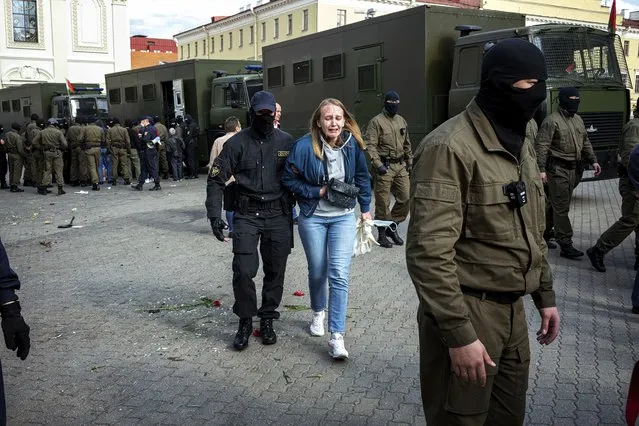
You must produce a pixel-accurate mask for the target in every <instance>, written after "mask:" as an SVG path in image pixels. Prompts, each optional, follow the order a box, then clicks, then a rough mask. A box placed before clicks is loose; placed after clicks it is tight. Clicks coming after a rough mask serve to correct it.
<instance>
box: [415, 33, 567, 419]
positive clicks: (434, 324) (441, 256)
mask: <svg viewBox="0 0 639 426" xmlns="http://www.w3.org/2000/svg"><path fill="white" fill-rule="evenodd" d="M546 78H547V74H546V65H545V61H544V57H543V54H542V53H541V51H540V50H539V49H538V48H537V47H535V45H533V44H532V43H529V42H528V41H525V40H522V39H508V40H504V41H501V42H499V43H497V44H496V45H495V46H494V47H492V48H491V49H490V50H489V51H488V52H487V53H486V55H485V56H484V60H483V63H482V69H481V85H480V89H479V92H478V94H477V96H476V97H475V99H474V100H473V101H471V103H470V104H469V105H468V106H467V107H466V110H465V111H464V112H462V113H461V114H459V115H457V116H455V117H453V118H451V119H450V120H448V121H447V122H445V123H444V124H442V125H441V126H439V127H438V128H437V129H435V130H434V131H432V132H431V133H430V134H429V135H428V136H426V138H425V139H424V140H423V141H422V142H421V143H420V144H419V147H418V148H417V150H416V151H415V167H414V169H413V173H412V176H411V191H410V193H411V203H410V222H409V224H408V233H407V241H406V264H407V266H408V272H409V274H410V276H411V279H412V281H413V284H414V285H415V288H416V290H417V294H418V297H419V302H420V303H419V311H418V313H417V319H418V324H419V346H420V379H421V390H422V401H423V407H424V414H425V417H426V422H427V423H428V424H429V425H431V424H432V425H521V424H523V423H524V417H525V413H526V390H527V388H528V369H529V364H530V346H529V340H528V327H527V321H526V315H525V310H524V301H523V296H525V295H528V294H530V295H531V296H532V299H533V301H534V303H535V306H536V308H537V309H538V311H539V315H540V316H541V327H540V329H539V331H538V332H537V341H538V342H539V343H540V344H542V345H545V344H550V343H551V342H552V341H553V340H554V339H555V338H556V337H557V334H558V332H559V313H558V310H557V308H556V307H555V306H556V305H555V292H554V290H553V286H552V274H551V270H550V265H549V263H548V260H547V258H546V254H547V252H548V250H547V248H546V244H545V242H544V239H543V231H544V224H545V218H544V208H545V206H544V200H545V197H544V189H543V184H542V182H541V179H540V178H539V169H538V168H537V164H536V161H535V152H534V147H533V142H532V140H527V137H529V136H527V135H530V134H531V132H530V131H528V132H527V126H528V123H529V122H530V120H531V119H532V118H533V117H534V115H535V112H536V111H537V108H538V107H539V105H540V104H541V103H542V102H543V101H544V99H545V98H546V83H545V80H546Z"/></svg>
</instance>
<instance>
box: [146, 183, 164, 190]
mask: <svg viewBox="0 0 639 426" xmlns="http://www.w3.org/2000/svg"><path fill="white" fill-rule="evenodd" d="M161 189H162V187H161V186H160V184H159V183H156V184H155V186H154V187H153V188H149V191H159V190H161Z"/></svg>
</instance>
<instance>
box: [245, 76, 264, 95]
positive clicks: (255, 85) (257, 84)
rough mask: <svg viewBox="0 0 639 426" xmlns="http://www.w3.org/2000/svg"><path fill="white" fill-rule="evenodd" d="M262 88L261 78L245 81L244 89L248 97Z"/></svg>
mask: <svg viewBox="0 0 639 426" xmlns="http://www.w3.org/2000/svg"><path fill="white" fill-rule="evenodd" d="M263 88H264V86H263V84H262V81H261V80H254V81H247V82H246V90H248V96H249V99H251V98H252V97H253V95H254V94H255V93H257V92H259V91H260V90H262V89H263Z"/></svg>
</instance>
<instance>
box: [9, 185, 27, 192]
mask: <svg viewBox="0 0 639 426" xmlns="http://www.w3.org/2000/svg"><path fill="white" fill-rule="evenodd" d="M10 191H11V192H24V189H21V188H18V186H17V185H11V189H10Z"/></svg>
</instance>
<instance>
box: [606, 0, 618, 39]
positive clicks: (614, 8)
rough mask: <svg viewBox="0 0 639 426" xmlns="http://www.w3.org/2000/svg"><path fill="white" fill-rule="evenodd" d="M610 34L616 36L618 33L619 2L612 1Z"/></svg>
mask: <svg viewBox="0 0 639 426" xmlns="http://www.w3.org/2000/svg"><path fill="white" fill-rule="evenodd" d="M608 32H609V33H611V34H615V33H616V32H617V0H612V7H611V8H610V17H609V18H608Z"/></svg>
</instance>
